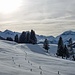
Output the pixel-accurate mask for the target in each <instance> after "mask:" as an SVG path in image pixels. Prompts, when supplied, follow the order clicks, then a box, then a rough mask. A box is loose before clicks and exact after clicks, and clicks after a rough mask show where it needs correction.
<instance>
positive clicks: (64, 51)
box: [63, 45, 69, 58]
mask: <svg viewBox="0 0 75 75" xmlns="http://www.w3.org/2000/svg"><path fill="white" fill-rule="evenodd" d="M63 56H64V57H66V58H68V57H69V51H68V48H67V47H66V45H65V47H64V49H63Z"/></svg>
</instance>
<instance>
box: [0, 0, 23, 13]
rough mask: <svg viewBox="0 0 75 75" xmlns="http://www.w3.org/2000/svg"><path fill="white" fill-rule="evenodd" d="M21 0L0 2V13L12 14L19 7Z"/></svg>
mask: <svg viewBox="0 0 75 75" xmlns="http://www.w3.org/2000/svg"><path fill="white" fill-rule="evenodd" d="M21 4H22V0H0V13H5V14H8V13H13V12H15V11H16V10H18V8H19V7H20V6H21Z"/></svg>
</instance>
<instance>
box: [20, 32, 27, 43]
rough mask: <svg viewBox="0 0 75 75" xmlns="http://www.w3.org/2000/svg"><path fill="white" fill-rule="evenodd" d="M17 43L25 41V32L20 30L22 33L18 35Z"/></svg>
mask: <svg viewBox="0 0 75 75" xmlns="http://www.w3.org/2000/svg"><path fill="white" fill-rule="evenodd" d="M19 43H26V32H24V31H23V32H22V34H21V35H20V37H19Z"/></svg>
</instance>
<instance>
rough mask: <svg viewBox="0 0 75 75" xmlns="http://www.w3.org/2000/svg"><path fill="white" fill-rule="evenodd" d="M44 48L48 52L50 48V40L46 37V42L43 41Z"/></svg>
mask: <svg viewBox="0 0 75 75" xmlns="http://www.w3.org/2000/svg"><path fill="white" fill-rule="evenodd" d="M43 48H44V49H46V50H47V53H48V49H49V42H48V40H47V39H45V41H44V43H43Z"/></svg>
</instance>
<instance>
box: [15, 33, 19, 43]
mask: <svg viewBox="0 0 75 75" xmlns="http://www.w3.org/2000/svg"><path fill="white" fill-rule="evenodd" d="M14 41H15V42H17V43H18V35H17V34H16V35H15V38H14Z"/></svg>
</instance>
